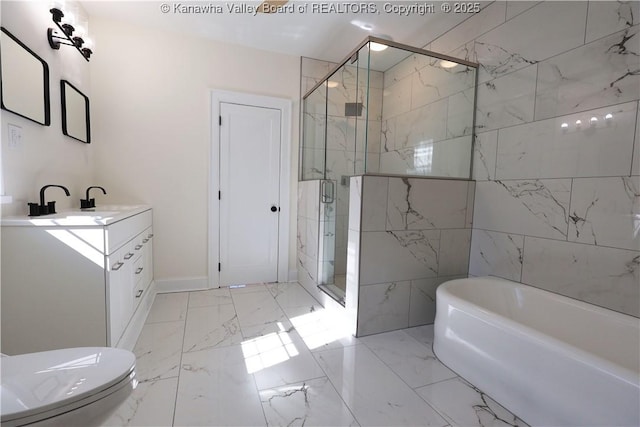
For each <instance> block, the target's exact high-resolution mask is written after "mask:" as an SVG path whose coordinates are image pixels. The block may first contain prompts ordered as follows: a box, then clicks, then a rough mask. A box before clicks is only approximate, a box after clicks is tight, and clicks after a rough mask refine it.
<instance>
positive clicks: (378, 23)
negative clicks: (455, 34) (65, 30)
mask: <svg viewBox="0 0 640 427" xmlns="http://www.w3.org/2000/svg"><path fill="white" fill-rule="evenodd" d="M81 3H82V6H83V7H84V9H85V10H86V11H87V13H88V14H89V15H90V17H91V16H99V17H105V18H110V19H113V20H118V21H126V22H131V23H134V24H137V25H140V26H147V27H153V28H157V29H161V30H165V31H173V32H178V33H183V34H189V35H196V36H200V37H204V38H208V39H212V40H218V41H223V42H227V43H234V44H240V45H244V46H249V47H253V48H257V49H262V50H268V51H273V52H279V53H286V54H291V55H296V56H306V57H309V58H316V59H324V60H328V61H334V62H337V61H340V60H342V59H343V58H344V57H345V56H346V55H347V54H348V53H349V52H351V50H352V49H354V48H355V47H356V46H357V45H358V44H359V43H360V42H362V41H363V40H364V39H365V37H367V36H368V35H378V36H391V38H392V39H393V40H394V41H396V42H400V43H404V44H408V45H411V46H415V47H423V46H424V45H426V44H427V43H428V42H430V41H431V40H433V39H435V38H436V37H437V36H439V35H440V34H442V33H444V32H445V31H447V30H448V29H450V28H452V27H453V26H455V25H456V24H458V23H460V22H461V21H463V20H464V19H466V18H468V17H469V16H468V15H466V14H454V13H448V14H446V13H443V12H441V11H440V5H441V2H439V1H434V2H431V3H427V2H421V1H373V2H364V1H363V2H357V1H341V2H327V1H313V0H292V1H290V2H289V3H288V7H290V8H294V9H296V10H297V8H299V7H303V5H304V4H305V3H306V4H307V6H306V7H307V8H308V11H307V12H306V13H300V12H294V13H288V12H287V13H274V14H263V13H258V14H256V15H255V16H253V15H252V14H250V13H231V12H229V10H228V7H229V6H232V5H236V6H238V5H239V6H242V5H243V4H244V5H248V6H252V7H257V6H258V5H259V4H260V3H261V2H260V1H220V0H214V1H184V2H179V1H174V0H165V1H152V0H138V1H90V0H85V1H81ZM327 3H330V4H331V3H332V4H333V7H356V6H353V5H366V4H371V3H373V4H375V6H376V9H377V10H378V12H379V13H377V14H376V13H365V14H357V13H338V12H333V13H320V12H319V13H312V8H313V7H321V6H319V5H321V4H327ZM385 3H387V4H392V5H393V6H396V7H397V6H399V5H424V4H433V6H434V12H435V13H426V14H424V15H422V16H420V15H418V14H413V15H409V16H402V15H400V14H397V13H386V12H385V11H384V5H385ZM485 3H488V2H483V5H484V4H485ZM163 4H166V5H168V6H169V9H170V10H169V12H168V13H163V12H162V10H161V8H162V5H163ZM210 4H213V5H216V6H221V7H222V8H223V13H200V14H198V13H178V12H177V11H176V9H175V5H182V6H194V5H199V6H207V5H210ZM314 5H315V6H314ZM324 7H326V6H324ZM358 7H359V6H358ZM352 21H360V22H362V23H366V24H369V25H371V27H372V29H371V30H370V31H367V30H364V29H361V28H359V27H358V26H356V25H354V24H352V23H351V22H352Z"/></svg>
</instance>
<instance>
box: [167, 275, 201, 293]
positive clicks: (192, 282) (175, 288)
mask: <svg viewBox="0 0 640 427" xmlns="http://www.w3.org/2000/svg"><path fill="white" fill-rule="evenodd" d="M155 283H156V289H157V292H158V293H159V294H164V293H168V292H187V291H204V290H206V289H209V279H208V278H207V277H182V278H177V279H158V280H156V281H155Z"/></svg>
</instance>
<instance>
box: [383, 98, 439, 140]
mask: <svg viewBox="0 0 640 427" xmlns="http://www.w3.org/2000/svg"><path fill="white" fill-rule="evenodd" d="M447 105H448V100H447V99H444V100H441V101H438V102H435V103H433V104H429V105H425V106H424V107H421V108H418V109H415V110H412V111H410V112H407V113H406V114H401V115H399V116H397V117H394V118H391V119H388V120H387V123H386V127H385V131H386V133H385V136H386V140H385V142H386V143H385V147H384V151H393V150H399V149H402V148H407V147H415V146H418V145H423V144H425V143H428V142H435V141H440V140H443V139H446V137H447Z"/></svg>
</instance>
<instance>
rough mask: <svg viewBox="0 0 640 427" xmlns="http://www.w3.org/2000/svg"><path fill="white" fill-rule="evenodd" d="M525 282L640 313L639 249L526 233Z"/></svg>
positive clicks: (604, 305) (599, 303)
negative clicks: (560, 239) (546, 237)
mask: <svg viewBox="0 0 640 427" xmlns="http://www.w3.org/2000/svg"><path fill="white" fill-rule="evenodd" d="M524 247H525V249H524V265H523V269H522V282H523V283H526V284H530V285H533V286H536V287H539V288H543V289H548V290H551V291H553V292H557V293H560V294H563V295H567V296H570V297H572V298H576V299H579V300H582V301H586V302H589V303H592V304H596V305H600V306H603V307H607V308H609V309H612V310H616V311H620V312H622V313H627V314H630V315H632V316H636V317H639V316H640V306H639V305H640V251H630V250H625V249H614V248H607V247H599V246H594V245H585V244H580V243H572V242H561V241H556V240H548V239H539V238H535V237H526V238H525V245H524Z"/></svg>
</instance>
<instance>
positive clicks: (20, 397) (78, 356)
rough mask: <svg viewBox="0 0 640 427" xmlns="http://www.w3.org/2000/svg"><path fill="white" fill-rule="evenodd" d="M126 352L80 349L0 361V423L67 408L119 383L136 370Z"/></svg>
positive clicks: (10, 357)
mask: <svg viewBox="0 0 640 427" xmlns="http://www.w3.org/2000/svg"><path fill="white" fill-rule="evenodd" d="M135 362H136V358H135V355H134V354H133V353H131V352H130V351H127V350H121V349H117V348H108V347H80V348H66V349H61V350H52V351H44V352H40V353H29V354H21V355H17V356H8V357H2V358H0V380H1V385H2V387H1V400H0V411H1V414H2V420H1V421H2V422H6V421H9V420H11V419H15V418H23V417H27V416H32V415H35V414H37V413H39V412H44V411H49V410H51V409H54V408H56V407H59V406H65V405H69V404H70V403H73V402H75V401H78V400H81V399H84V398H85V397H87V396H90V395H93V394H96V393H99V392H101V391H103V390H105V389H107V388H109V387H111V386H113V385H114V384H117V383H119V382H120V381H122V379H123V378H126V377H127V376H129V375H130V374H131V372H132V371H133V369H134V368H135Z"/></svg>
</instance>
